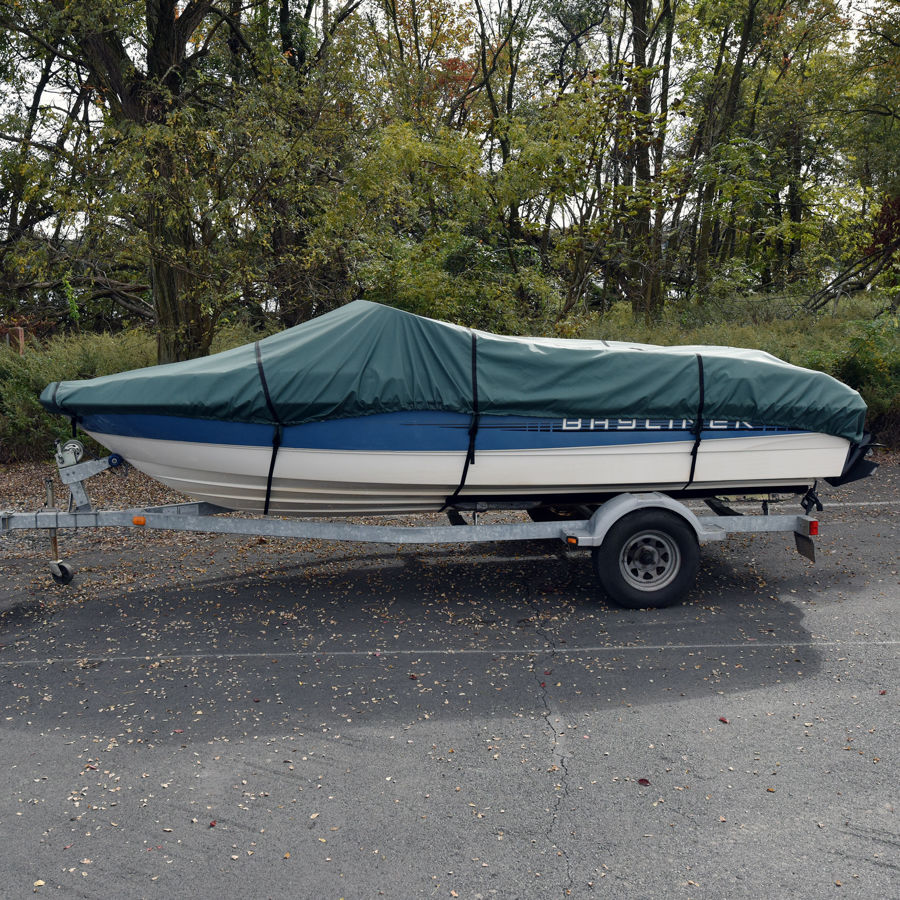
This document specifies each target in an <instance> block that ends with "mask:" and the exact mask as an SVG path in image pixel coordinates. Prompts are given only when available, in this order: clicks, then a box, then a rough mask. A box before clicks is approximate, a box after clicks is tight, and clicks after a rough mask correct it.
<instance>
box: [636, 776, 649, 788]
mask: <svg viewBox="0 0 900 900" xmlns="http://www.w3.org/2000/svg"><path fill="white" fill-rule="evenodd" d="M638 784H639V785H641V786H642V787H649V786H650V779H649V778H638Z"/></svg>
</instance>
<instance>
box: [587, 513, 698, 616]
mask: <svg viewBox="0 0 900 900" xmlns="http://www.w3.org/2000/svg"><path fill="white" fill-rule="evenodd" d="M593 563H594V572H595V573H596V575H597V578H599V579H600V584H601V585H603V589H604V590H605V591H606V593H607V594H608V595H609V597H610V599H612V600H613V601H614V602H615V603H617V604H618V605H619V606H624V607H626V608H628V609H645V608H651V609H660V608H662V607H664V606H671V605H672V604H673V603H677V602H678V601H679V600H681V598H682V597H683V596H684V595H685V593H687V591H688V590H689V589H690V587H691V585H692V584H693V583H694V578H695V577H696V575H697V567H698V565H699V563H700V549H699V546H698V544H697V535H696V534H695V532H694V529H693V528H691V526H690V525H689V524H688V523H687V522H685V521H684V519H682V518H681V516H678V515H676V514H675V513H671V512H666V511H665V510H658V509H641V510H637V511H636V512H633V513H629V514H628V515H627V516H624V517H623V518H621V519H620V520H619V521H618V522H616V524H615V525H613V527H612V528H610V530H609V531H608V532H607V535H606V537H605V538H604V539H603V543H602V544H601V545H600V546H599V547H596V548H594V552H593Z"/></svg>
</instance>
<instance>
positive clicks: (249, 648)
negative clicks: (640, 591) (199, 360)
mask: <svg viewBox="0 0 900 900" xmlns="http://www.w3.org/2000/svg"><path fill="white" fill-rule="evenodd" d="M823 499H825V501H826V509H825V511H824V512H823V513H821V515H820V519H821V537H820V538H819V539H818V541H817V548H818V561H817V563H816V564H815V565H812V564H810V563H809V562H807V561H806V560H805V559H803V558H802V557H801V556H799V555H798V554H797V553H796V552H795V550H794V548H793V542H792V541H791V540H790V539H789V538H788V537H786V536H785V535H772V536H757V537H740V538H735V539H732V540H730V541H728V542H727V543H725V544H723V545H705V546H704V548H703V550H702V556H701V571H700V574H699V577H698V581H697V586H696V589H695V590H694V591H693V592H692V593H691V595H690V596H689V597H688V599H687V601H686V602H685V603H684V604H683V605H680V606H676V607H672V608H669V609H665V610H659V611H624V610H620V609H617V608H615V607H613V606H611V605H610V604H608V603H607V602H606V601H605V600H604V599H603V597H602V596H600V595H599V593H598V589H597V587H596V585H595V583H594V580H593V576H592V573H591V567H590V560H589V557H588V556H587V555H585V554H582V553H580V552H575V551H569V550H567V549H566V548H565V547H563V546H562V545H556V544H547V543H540V542H534V543H528V544H523V545H509V544H507V545H502V544H498V545H485V546H479V547H474V548H472V547H464V546H454V547H407V548H400V549H398V548H395V547H385V546H375V545H347V544H332V545H325V544H319V543H318V542H314V541H306V542H297V543H294V544H291V543H289V542H286V541H265V540H260V539H255V538H235V537H214V536H210V535H194V536H192V535H180V536H178V537H172V536H157V538H156V539H150V538H149V536H146V537H145V536H142V535H132V534H128V535H121V534H114V535H110V534H102V535H101V534H100V533H94V534H91V533H81V534H79V535H75V536H67V535H63V536H62V537H61V542H62V547H63V552H65V553H67V554H69V555H70V558H71V561H72V563H73V564H74V565H75V566H76V567H77V568H78V569H79V574H78V579H77V580H76V582H75V583H73V584H72V585H70V586H68V587H60V586H57V585H54V584H53V583H52V581H51V580H50V578H49V575H48V574H47V569H46V564H45V562H44V561H42V559H41V558H40V556H39V550H40V544H39V542H37V541H36V539H35V538H34V537H33V536H29V535H26V534H23V533H18V534H16V535H10V536H8V537H7V538H4V539H0V545H2V547H0V550H2V554H3V555H2V557H0V564H2V566H3V570H4V572H3V577H2V578H0V716H2V720H0V833H2V835H3V842H4V847H3V864H2V880H0V895H2V896H3V897H10V898H18V897H23V898H24V897H33V896H42V895H52V896H64V897H90V898H95V897H96V898H139V897H148V898H157V897H159V898H163V897H166V898H168V897H185V896H194V897H202V898H205V897H216V898H230V897H241V898H265V897H272V898H311V900H313V898H314V900H328V898H335V900H336V898H341V897H343V898H346V900H351V898H376V897H389V898H420V897H421V898H425V897H427V898H431V897H437V898H453V897H458V898H489V897H490V898H493V897H496V898H536V900H544V898H567V897H575V898H588V897H595V896H597V897H611V898H618V897H623V898H670V897H671V898H720V897H721V898H729V900H733V898H770V897H783V896H791V897H793V898H822V897H860V898H863V897H864V898H891V897H900V814H898V806H900V754H898V746H900V702H898V701H900V679H898V675H900V616H898V603H900V576H898V570H900V559H898V545H900V542H898V521H900V514H898V505H900V468H897V467H882V468H881V469H880V470H879V471H878V473H877V475H876V476H874V477H873V478H870V479H868V480H867V481H866V482H863V483H860V484H857V485H852V486H848V487H846V488H843V489H841V490H837V491H830V492H828V493H823Z"/></svg>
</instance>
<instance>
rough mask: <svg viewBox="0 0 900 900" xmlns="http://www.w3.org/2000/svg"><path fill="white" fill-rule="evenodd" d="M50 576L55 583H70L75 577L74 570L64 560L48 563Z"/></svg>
mask: <svg viewBox="0 0 900 900" xmlns="http://www.w3.org/2000/svg"><path fill="white" fill-rule="evenodd" d="M50 577H51V578H52V579H53V580H54V581H55V582H56V583H57V584H71V583H72V579H73V578H74V577H75V570H74V569H73V568H72V567H71V566H70V565H68V563H64V562H52V563H50Z"/></svg>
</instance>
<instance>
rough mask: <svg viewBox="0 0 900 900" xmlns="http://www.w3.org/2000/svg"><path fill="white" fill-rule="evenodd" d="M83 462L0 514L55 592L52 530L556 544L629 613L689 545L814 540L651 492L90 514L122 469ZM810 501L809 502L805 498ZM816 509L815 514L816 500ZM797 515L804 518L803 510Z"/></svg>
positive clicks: (65, 448)
mask: <svg viewBox="0 0 900 900" xmlns="http://www.w3.org/2000/svg"><path fill="white" fill-rule="evenodd" d="M82 455H83V447H82V445H81V444H80V442H79V441H77V440H70V441H68V442H67V443H66V444H64V445H62V446H60V445H57V452H56V463H57V467H58V470H59V476H60V479H61V481H62V483H63V484H64V485H66V486H67V487H68V490H69V498H68V508H67V509H66V510H65V511H63V510H60V509H57V508H56V503H55V496H54V491H53V481H52V479H51V478H47V479H46V486H47V504H46V506H45V507H44V508H43V509H40V510H36V511H30V512H19V511H0V534H6V533H9V532H11V531H18V530H37V531H46V532H47V533H48V536H49V538H50V549H51V559H50V574H51V576H52V578H53V580H54V581H56V582H57V583H58V584H68V583H69V582H71V581H72V579H73V577H74V569H73V568H72V566H71V565H70V564H68V563H66V562H64V561H63V560H62V559H61V558H60V553H59V546H58V533H59V530H60V529H75V530H79V529H82V530H83V529H92V528H126V529H135V530H166V531H186V532H204V533H211V534H239V535H255V536H265V537H276V538H295V539H300V540H302V539H316V540H324V541H351V542H364V543H382V544H394V545H406V544H461V543H493V542H499V541H531V540H558V541H562V542H564V543H565V544H566V545H567V546H569V547H572V548H584V549H589V550H591V551H592V553H593V560H594V568H595V571H596V573H597V575H598V577H599V578H600V581H601V583H602V584H603V587H604V588H605V589H606V592H607V594H609V595H610V596H611V598H612V599H613V600H614V601H615V602H616V603H618V604H619V605H623V606H628V607H631V608H639V607H661V606H668V605H670V604H671V603H675V602H677V601H678V600H679V599H681V597H682V596H683V594H684V593H685V591H686V590H687V589H688V588H689V587H690V585H691V584H693V581H694V576H695V574H696V567H697V566H696V547H697V545H699V544H701V543H707V542H710V541H723V540H725V539H726V538H727V537H729V536H731V535H734V534H763V533H771V532H785V533H788V532H792V533H793V534H794V537H795V542H796V546H797V550H798V551H799V552H800V553H802V554H803V555H804V556H806V557H807V558H808V559H810V560H811V561H813V562H814V561H815V550H814V544H813V541H812V536H814V535H816V534H818V520H816V519H815V518H811V517H810V516H809V515H808V514H804V515H799V514H798V515H793V514H787V515H770V514H769V513H768V502H767V501H766V500H764V501H763V510H764V512H763V514H762V515H741V514H740V513H736V512H734V511H733V510H731V509H729V508H728V507H727V506H725V505H724V504H722V503H720V502H716V501H709V503H708V505H710V507H711V508H712V509H713V511H715V512H716V514H715V515H712V516H698V515H697V514H696V513H694V512H693V511H692V510H690V509H689V508H688V507H687V506H685V505H684V504H683V503H681V502H680V501H678V500H675V499H673V498H672V497H669V496H667V495H666V494H663V493H659V492H657V491H652V492H647V493H622V494H618V495H616V496H615V497H613V498H612V499H611V500H608V501H607V502H605V503H603V504H602V505H601V506H599V507H597V508H596V509H594V510H593V511H590V510H586V511H585V512H587V513H589V515H587V516H586V517H585V518H581V519H572V518H560V519H557V520H554V521H531V522H517V523H506V524H482V523H480V522H479V515H480V513H481V512H484V511H487V509H488V508H492V507H491V505H489V504H475V508H474V509H473V510H472V524H468V523H465V520H464V519H463V517H462V515H461V513H460V512H459V510H457V509H453V510H448V512H449V513H450V518H451V521H452V522H453V523H454V524H450V525H423V526H416V525H386V524H377V525H361V524H357V523H353V522H336V521H333V520H322V519H283V518H272V517H269V516H265V517H250V516H245V515H235V514H234V511H233V510H229V509H225V508H223V507H219V506H215V505H213V504H210V503H205V502H187V503H176V504H169V505H164V506H151V507H135V508H130V509H111V510H103V509H94V508H93V506H92V505H91V501H90V498H89V497H88V493H87V490H86V488H85V484H84V482H85V481H86V480H87V479H89V478H92V477H94V476H95V475H98V474H100V473H102V472H105V471H107V470H108V469H112V470H120V469H122V468H123V467H127V462H126V461H125V460H124V459H122V457H120V456H119V455H118V454H112V455H110V456H108V457H105V458H103V459H96V460H89V461H85V462H81V458H82ZM812 496H813V497H814V498H815V494H814V493H813V494H812ZM805 500H806V501H808V498H805ZM815 504H816V506H817V507H818V508H819V509H821V504H820V503H819V502H818V498H815ZM804 511H805V513H808V511H809V510H808V503H806V504H805V506H804ZM223 514H228V515H223ZM630 523H631V524H633V527H630ZM612 544H615V546H612Z"/></svg>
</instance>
